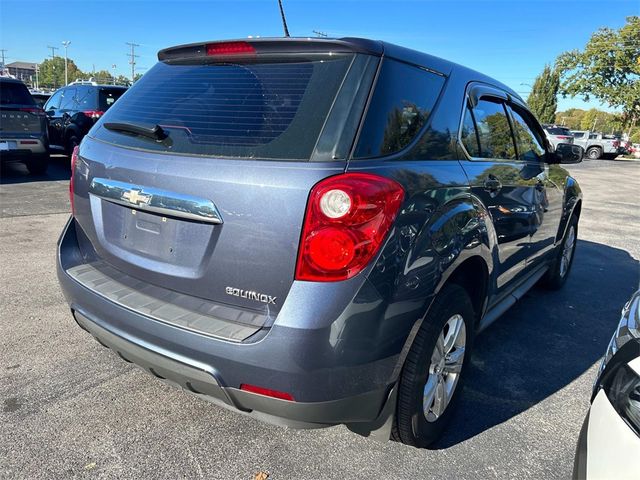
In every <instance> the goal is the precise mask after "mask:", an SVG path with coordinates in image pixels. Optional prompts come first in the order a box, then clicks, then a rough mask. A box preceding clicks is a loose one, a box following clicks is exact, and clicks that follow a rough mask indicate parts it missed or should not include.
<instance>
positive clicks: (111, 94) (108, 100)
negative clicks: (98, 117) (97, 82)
mask: <svg viewBox="0 0 640 480" xmlns="http://www.w3.org/2000/svg"><path fill="white" fill-rule="evenodd" d="M124 92H126V90H125V89H124V88H108V87H103V88H99V89H98V108H99V109H100V110H102V111H103V112H105V111H107V109H108V108H109V107H111V105H113V104H114V103H115V102H116V100H117V99H119V98H120V97H121V96H122V94H123V93H124Z"/></svg>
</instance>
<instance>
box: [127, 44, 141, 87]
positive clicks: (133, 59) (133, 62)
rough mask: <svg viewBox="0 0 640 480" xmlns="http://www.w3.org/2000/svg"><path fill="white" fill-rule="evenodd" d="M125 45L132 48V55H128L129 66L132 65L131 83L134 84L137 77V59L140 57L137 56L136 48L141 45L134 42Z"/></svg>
mask: <svg viewBox="0 0 640 480" xmlns="http://www.w3.org/2000/svg"><path fill="white" fill-rule="evenodd" d="M125 43H126V44H127V45H129V46H130V47H131V53H127V55H128V56H129V65H131V83H132V84H133V81H134V80H135V76H136V57H139V56H140V55H136V47H139V46H140V45H139V44H137V43H133V42H125Z"/></svg>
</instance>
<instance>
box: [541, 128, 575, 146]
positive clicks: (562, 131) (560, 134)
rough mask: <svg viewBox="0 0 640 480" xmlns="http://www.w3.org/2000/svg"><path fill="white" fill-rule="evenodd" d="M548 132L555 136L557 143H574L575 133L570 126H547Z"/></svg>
mask: <svg viewBox="0 0 640 480" xmlns="http://www.w3.org/2000/svg"><path fill="white" fill-rule="evenodd" d="M547 132H549V134H550V135H551V136H553V138H554V139H555V140H556V142H557V143H573V135H572V134H571V131H570V130H569V129H568V128H565V127H547Z"/></svg>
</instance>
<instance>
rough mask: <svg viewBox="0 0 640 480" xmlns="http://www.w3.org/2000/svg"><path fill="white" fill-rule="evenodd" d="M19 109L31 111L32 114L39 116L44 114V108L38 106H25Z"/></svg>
mask: <svg viewBox="0 0 640 480" xmlns="http://www.w3.org/2000/svg"><path fill="white" fill-rule="evenodd" d="M19 110H20V111H21V112H28V113H33V114H34V115H37V116H39V117H44V116H45V113H44V110H43V109H41V108H40V107H25V108H20V109H19Z"/></svg>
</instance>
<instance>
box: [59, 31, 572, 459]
mask: <svg viewBox="0 0 640 480" xmlns="http://www.w3.org/2000/svg"><path fill="white" fill-rule="evenodd" d="M158 60H159V61H158V63H157V64H156V65H155V66H154V67H153V68H152V69H151V70H150V71H149V72H148V73H147V74H145V75H144V76H143V77H142V78H141V79H140V80H139V81H137V82H136V83H135V84H134V85H133V87H132V88H130V89H129V90H128V91H127V92H126V93H125V94H124V95H123V96H122V98H121V99H120V100H119V101H118V102H116V103H115V104H114V105H113V106H112V107H111V108H110V109H109V110H108V111H107V112H106V113H105V114H104V115H103V116H102V117H101V118H100V119H99V120H98V121H97V123H96V124H95V125H94V126H93V128H92V129H91V130H90V132H89V133H88V135H87V136H86V137H85V138H84V140H83V141H82V143H81V145H80V146H79V147H78V148H75V149H74V152H73V156H72V178H71V182H70V195H71V208H72V217H71V218H70V220H69V222H68V224H67V225H66V227H65V229H64V232H63V233H62V236H61V239H60V241H59V245H58V257H57V258H58V260H57V267H58V277H59V280H60V283H61V285H62V289H63V290H64V294H65V296H66V299H67V301H68V302H69V304H70V307H71V312H72V314H73V316H74V318H75V320H76V322H77V323H78V324H79V325H80V326H81V327H82V328H83V329H85V330H86V331H88V332H89V333H90V334H91V335H93V336H94V337H95V338H96V339H97V340H98V342H100V343H101V344H103V345H105V346H107V347H109V348H110V349H112V350H113V351H114V352H116V353H117V354H118V355H119V356H120V357H122V358H123V359H124V360H126V361H128V362H132V363H134V364H136V365H138V366H140V367H142V368H143V369H145V370H146V371H147V372H149V373H151V374H153V375H154V376H156V377H158V378H160V379H162V380H165V381H168V382H170V383H172V384H175V385H178V386H180V387H182V388H183V389H185V390H188V391H190V392H192V393H193V394H196V395H199V396H202V397H204V398H207V399H209V400H211V401H212V402H214V403H216V404H218V405H221V406H224V407H227V408H230V409H232V410H234V411H237V412H241V413H243V414H246V415H251V416H253V417H255V418H260V419H262V420H265V421H268V422H273V423H277V424H284V425H289V426H293V427H297V428H314V427H323V426H330V425H337V424H345V425H346V426H347V427H348V428H349V429H351V430H352V431H354V432H357V433H359V434H361V435H365V436H369V435H372V436H374V437H375V438H387V439H388V438H389V436H391V437H392V438H393V439H395V440H398V441H401V442H403V443H406V444H409V445H414V446H419V447H426V446H428V445H429V444H430V443H431V442H433V441H434V440H435V439H436V438H438V436H439V435H440V434H441V432H442V431H443V429H444V427H445V425H446V424H447V422H448V420H449V419H450V417H451V414H452V412H453V411H454V409H453V407H454V405H455V403H456V401H457V400H458V397H459V395H460V391H461V388H462V383H463V381H464V379H465V376H466V375H467V373H468V368H469V363H470V362H469V358H470V355H471V352H472V348H473V344H474V341H475V338H476V335H477V334H478V332H480V331H481V330H483V329H484V328H486V327H487V326H488V325H489V324H491V323H492V322H493V321H494V320H496V319H497V318H498V317H499V316H500V315H501V314H502V313H504V312H505V311H506V310H507V309H508V308H509V307H510V306H511V305H513V304H514V303H515V302H516V300H518V299H519V298H520V297H522V296H523V295H524V294H525V292H526V291H527V290H528V289H530V288H531V287H532V286H533V285H534V284H536V283H543V284H545V285H546V286H548V287H550V288H559V287H560V286H561V285H562V284H563V283H564V282H565V280H566V278H567V275H568V273H569V269H570V268H571V263H572V259H573V253H574V249H575V246H576V235H577V230H578V219H579V217H580V210H581V201H582V194H581V192H580V188H579V187H578V184H577V183H576V181H575V180H574V179H573V178H571V177H570V176H569V175H568V173H567V171H566V170H564V169H563V168H562V167H561V166H560V164H563V163H576V162H579V161H581V159H582V149H581V148H580V147H577V146H573V145H568V144H559V145H558V146H557V148H556V149H552V147H551V145H550V144H549V142H548V141H547V140H546V138H545V134H544V130H543V129H542V127H541V126H540V124H539V123H538V121H537V120H536V119H535V118H534V116H533V115H532V114H531V113H530V111H529V110H528V108H527V106H526V105H525V103H524V102H523V100H522V99H521V98H520V97H519V96H518V95H517V94H516V93H515V92H514V91H513V90H511V89H510V88H508V87H507V86H505V85H503V84H501V83H499V82H497V81H495V80H493V79H491V78H489V77H487V76H485V75H482V74H480V73H478V72H475V71H473V70H470V69H468V68H465V67H462V66H460V65H456V64H453V63H451V62H448V61H446V60H442V59H440V58H436V57H433V56H431V55H427V54H423V53H419V52H417V51H413V50H409V49H406V48H402V47H399V46H396V45H392V44H389V43H384V42H378V41H371V40H364V39H356V38H343V39H315V38H314V39H293V38H286V39H248V40H241V41H223V42H208V43H198V44H191V45H183V46H178V47H173V48H168V49H165V50H162V51H160V52H159V54H158Z"/></svg>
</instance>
